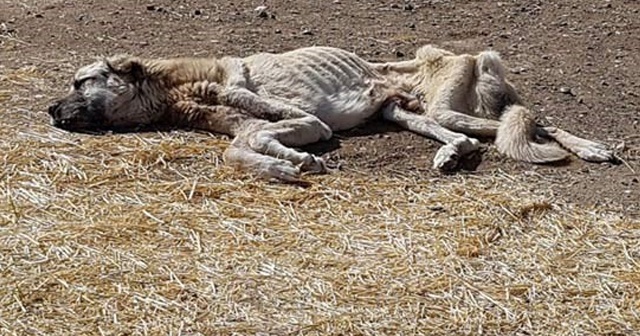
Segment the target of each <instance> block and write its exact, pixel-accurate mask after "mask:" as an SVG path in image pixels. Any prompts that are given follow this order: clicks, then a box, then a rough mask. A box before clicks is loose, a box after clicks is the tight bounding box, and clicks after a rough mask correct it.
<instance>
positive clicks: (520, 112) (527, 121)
mask: <svg viewBox="0 0 640 336" xmlns="http://www.w3.org/2000/svg"><path fill="white" fill-rule="evenodd" d="M536 127H537V126H536V123H535V121H534V120H533V118H532V117H531V115H530V114H529V111H528V110H527V109H526V108H525V107H523V106H520V105H511V106H509V107H507V109H506V110H505V112H504V114H503V115H502V118H501V119H500V126H499V127H498V133H497V135H496V142H495V143H496V147H497V148H498V151H499V152H500V153H502V154H504V155H506V156H508V157H510V158H513V159H516V160H521V161H525V162H531V163H550V162H557V161H561V160H564V159H566V158H567V156H568V155H569V153H567V152H566V151H565V150H564V149H562V148H561V147H560V146H559V145H557V144H556V143H553V142H548V143H544V144H541V143H537V142H535V141H534V140H535V133H536Z"/></svg>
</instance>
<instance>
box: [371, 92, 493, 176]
mask: <svg viewBox="0 0 640 336" xmlns="http://www.w3.org/2000/svg"><path fill="white" fill-rule="evenodd" d="M382 115H383V118H385V119H386V120H389V121H392V122H394V123H396V124H398V125H400V126H401V127H404V128H405V129H407V130H410V131H412V132H415V133H418V134H420V135H423V136H426V137H429V138H432V139H435V140H438V141H440V142H442V143H444V144H445V145H444V146H442V147H441V148H440V149H439V150H438V152H437V153H436V155H435V157H434V159H433V167H434V168H437V169H440V170H443V171H448V170H452V169H454V168H455V167H456V166H457V164H458V160H459V159H460V158H461V157H462V156H465V155H467V154H469V153H472V152H475V151H476V150H478V148H479V147H480V142H479V141H478V140H477V139H474V138H469V137H467V136H466V135H464V134H461V133H456V132H453V131H450V130H448V129H446V128H444V127H442V126H441V125H439V124H438V123H437V122H436V121H435V120H434V119H432V118H431V117H429V116H426V115H420V114H415V113H410V112H408V111H405V110H404V109H402V108H401V107H399V106H398V105H396V104H395V103H390V104H388V105H386V106H385V107H384V108H383V113H382Z"/></svg>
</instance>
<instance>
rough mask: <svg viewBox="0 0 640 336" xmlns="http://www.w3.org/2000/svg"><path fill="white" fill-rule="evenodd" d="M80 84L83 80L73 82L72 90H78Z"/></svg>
mask: <svg viewBox="0 0 640 336" xmlns="http://www.w3.org/2000/svg"><path fill="white" fill-rule="evenodd" d="M82 83H84V81H83V80H77V79H76V80H74V81H73V89H74V90H80V88H81V87H82Z"/></svg>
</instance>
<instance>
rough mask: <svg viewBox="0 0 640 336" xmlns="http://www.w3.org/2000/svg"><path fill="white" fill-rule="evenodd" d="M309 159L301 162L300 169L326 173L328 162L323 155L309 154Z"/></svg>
mask: <svg viewBox="0 0 640 336" xmlns="http://www.w3.org/2000/svg"><path fill="white" fill-rule="evenodd" d="M307 161H308V162H304V163H302V164H301V166H300V170H302V171H304V172H309V173H314V174H324V173H326V172H327V171H328V169H327V163H326V162H325V161H324V159H323V158H321V157H318V156H315V155H309V159H308V160H307Z"/></svg>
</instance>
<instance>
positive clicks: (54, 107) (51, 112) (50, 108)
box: [49, 101, 62, 118]
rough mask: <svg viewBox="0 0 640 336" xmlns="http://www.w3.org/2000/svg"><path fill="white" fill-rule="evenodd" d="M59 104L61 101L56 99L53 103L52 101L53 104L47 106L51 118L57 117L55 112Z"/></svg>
mask: <svg viewBox="0 0 640 336" xmlns="http://www.w3.org/2000/svg"><path fill="white" fill-rule="evenodd" d="M61 104H62V103H61V102H60V101H56V102H55V103H53V105H51V106H49V115H50V116H51V117H52V118H57V117H58V116H57V114H58V113H57V112H58V110H59V109H60V105H61Z"/></svg>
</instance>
